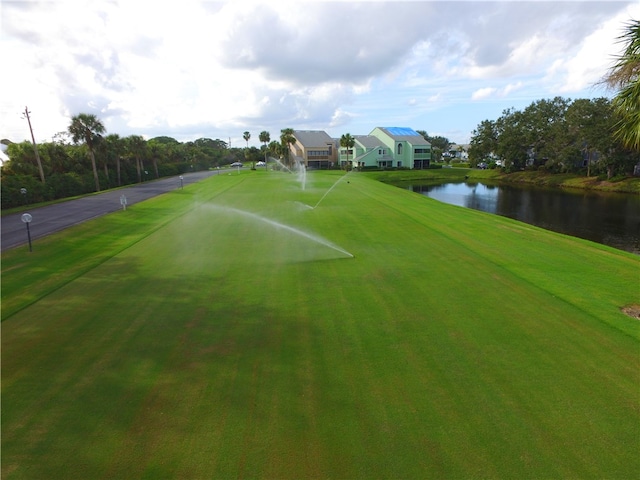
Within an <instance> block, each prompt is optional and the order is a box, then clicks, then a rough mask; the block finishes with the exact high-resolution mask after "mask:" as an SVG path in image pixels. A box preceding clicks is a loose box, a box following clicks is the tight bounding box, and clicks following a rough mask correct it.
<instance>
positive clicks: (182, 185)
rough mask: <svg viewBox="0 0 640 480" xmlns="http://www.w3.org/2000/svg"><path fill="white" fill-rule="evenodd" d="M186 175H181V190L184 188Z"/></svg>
mask: <svg viewBox="0 0 640 480" xmlns="http://www.w3.org/2000/svg"><path fill="white" fill-rule="evenodd" d="M183 180H184V177H183V176H182V175H180V190H182V189H184V182H183Z"/></svg>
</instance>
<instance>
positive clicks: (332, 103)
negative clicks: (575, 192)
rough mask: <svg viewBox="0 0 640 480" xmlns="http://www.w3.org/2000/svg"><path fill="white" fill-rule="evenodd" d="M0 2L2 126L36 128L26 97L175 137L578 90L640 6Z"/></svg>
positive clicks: (385, 118)
mask: <svg viewBox="0 0 640 480" xmlns="http://www.w3.org/2000/svg"><path fill="white" fill-rule="evenodd" d="M2 8H3V15H2V20H1V21H2V28H3V36H2V38H0V48H1V50H2V52H3V65H4V66H5V72H8V74H6V75H3V82H4V87H5V88H4V90H5V91H6V92H9V94H8V95H3V98H2V99H0V124H1V125H3V129H4V132H0V136H6V137H9V138H12V139H20V138H26V137H25V133H26V134H28V129H26V126H25V125H24V121H22V120H21V119H20V116H19V112H20V111H22V110H23V109H24V106H25V105H28V106H29V108H30V110H32V112H33V121H34V130H35V132H36V135H37V136H38V138H50V137H51V136H52V135H53V134H54V133H55V132H58V131H61V130H65V129H66V128H67V126H68V123H69V121H70V117H71V116H72V115H75V114H77V113H80V112H87V113H95V114H97V115H98V116H99V117H100V118H101V119H103V121H104V122H105V124H106V125H107V128H108V130H109V131H113V132H117V133H120V134H121V135H128V134H143V135H146V136H155V135H170V136H173V135H175V136H176V137H177V138H178V136H180V135H181V136H183V138H186V137H188V136H190V135H204V136H208V137H211V138H227V137H228V136H230V135H231V136H232V135H233V134H234V132H236V131H238V132H239V133H240V134H241V132H242V131H244V130H256V131H260V130H264V129H266V130H269V129H270V130H272V131H274V132H275V131H279V130H280V129H281V128H284V127H293V128H318V129H328V130H331V129H334V130H336V131H338V129H341V128H348V129H349V130H351V131H352V132H353V133H362V132H365V133H366V132H368V131H371V130H372V129H373V128H374V127H375V126H377V125H390V124H391V123H392V122H398V123H403V124H406V126H413V127H415V128H421V129H426V130H428V131H431V130H439V128H438V127H437V126H433V125H430V123H433V122H442V123H444V122H445V121H447V120H446V119H447V115H448V113H447V112H453V110H452V108H453V107H454V106H462V105H467V106H468V104H469V99H472V100H473V101H476V102H477V103H478V104H488V103H489V102H507V101H509V102H510V101H511V100H513V99H515V98H516V95H517V98H518V99H529V100H535V99H537V98H543V97H546V96H556V95H557V94H559V93H567V94H580V93H582V91H583V89H585V88H587V87H588V85H589V82H591V81H593V80H594V79H596V78H598V77H600V76H601V75H602V74H604V72H603V71H602V69H604V68H605V65H606V63H607V61H608V59H609V58H610V55H611V54H612V53H613V52H614V51H615V49H614V47H615V46H614V45H612V43H613V42H614V38H615V36H616V35H617V34H618V32H617V30H618V29H619V27H620V26H621V25H622V23H623V22H624V21H625V20H628V18H638V17H640V11H638V4H637V3H629V2H590V1H589V2H544V3H539V2H357V1H353V2H352V1H349V2H323V1H318V2H292V1H289V2H271V3H267V2H249V1H235V2H230V1H229V2H222V1H221V2H211V1H196V0H181V2H180V5H179V7H177V6H176V5H174V4H169V3H166V2H165V3H162V2H160V3H158V4H157V5H156V4H154V5H153V7H150V6H149V5H148V4H146V3H144V2H136V1H116V0H113V1H107V0H96V1H93V2H70V1H56V2H53V1H50V2H5V3H3V7H2ZM612 50H613V52H612ZM506 106H511V105H506ZM435 113H437V114H435ZM474 115H475V116H471V115H460V114H459V111H458V110H456V115H455V120H454V119H452V120H451V121H452V122H453V121H457V122H463V121H464V122H469V124H470V126H468V127H465V126H464V125H462V124H461V125H459V126H458V127H456V128H450V129H449V130H450V131H455V130H462V131H464V130H465V129H467V130H469V131H470V130H472V129H473V128H475V126H476V125H477V122H479V121H481V120H483V119H484V118H478V116H479V115H482V113H481V111H480V110H478V111H475V110H474ZM485 115H489V113H486V114H485ZM452 118H453V117H452ZM485 118H486V117H485ZM474 121H475V122H476V124H473V122H474ZM465 125H467V124H465ZM358 130H360V131H358ZM256 137H257V135H256ZM183 138H180V139H183Z"/></svg>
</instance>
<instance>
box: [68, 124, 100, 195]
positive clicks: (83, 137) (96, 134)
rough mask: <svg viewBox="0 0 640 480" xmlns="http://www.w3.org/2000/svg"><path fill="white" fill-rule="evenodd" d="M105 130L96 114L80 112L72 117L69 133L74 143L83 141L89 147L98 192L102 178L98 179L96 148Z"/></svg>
mask: <svg viewBox="0 0 640 480" xmlns="http://www.w3.org/2000/svg"><path fill="white" fill-rule="evenodd" d="M104 132H105V128H104V125H103V124H102V122H101V121H100V120H98V118H97V117H96V116H95V115H92V114H89V113H80V114H78V115H76V116H75V117H72V118H71V125H69V134H71V138H72V140H73V142H74V143H79V142H83V143H85V144H86V145H87V148H88V149H89V156H90V157H91V167H92V168H93V178H94V180H95V181H96V192H99V191H100V180H99V179H98V169H97V168H96V156H95V154H94V148H95V144H96V141H97V139H99V138H100V135H101V134H102V133H104Z"/></svg>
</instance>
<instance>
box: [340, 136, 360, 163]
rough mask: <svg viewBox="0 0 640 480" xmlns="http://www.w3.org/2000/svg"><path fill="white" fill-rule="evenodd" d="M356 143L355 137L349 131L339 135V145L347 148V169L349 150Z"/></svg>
mask: <svg viewBox="0 0 640 480" xmlns="http://www.w3.org/2000/svg"><path fill="white" fill-rule="evenodd" d="M355 144H356V139H355V138H353V137H352V136H351V134H350V133H345V134H343V135H342V136H341V137H340V146H341V147H343V148H346V149H347V163H346V164H345V166H344V167H345V170H348V169H349V150H351V149H352V148H353V146H354V145H355Z"/></svg>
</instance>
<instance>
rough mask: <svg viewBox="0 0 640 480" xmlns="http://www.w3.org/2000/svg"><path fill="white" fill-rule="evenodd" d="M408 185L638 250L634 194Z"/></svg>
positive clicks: (639, 203)
mask: <svg viewBox="0 0 640 480" xmlns="http://www.w3.org/2000/svg"><path fill="white" fill-rule="evenodd" d="M409 189H410V190H413V191H414V192H417V193H421V194H423V195H426V196H428V197H430V198H434V199H436V200H439V201H441V202H445V203H449V204H452V205H458V206H462V207H468V208H473V209H475V210H481V211H483V212H488V213H495V214H496V215H502V216H504V217H509V218H513V219H515V220H519V221H521V222H526V223H529V224H531V225H536V226H538V227H542V228H545V229H547V230H553V231H555V232H560V233H564V234H567V235H572V236H574V237H580V238H585V239H587V240H592V241H594V242H598V243H602V244H604V245H609V246H611V247H615V248H618V249H620V250H626V251H628V252H632V253H635V254H637V255H640V196H638V195H632V194H614V193H599V192H597V193H596V192H584V191H575V192H574V191H565V190H552V189H542V188H526V187H519V186H512V185H499V186H498V185H485V184H482V183H447V184H442V185H411V186H410V187H409Z"/></svg>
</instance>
